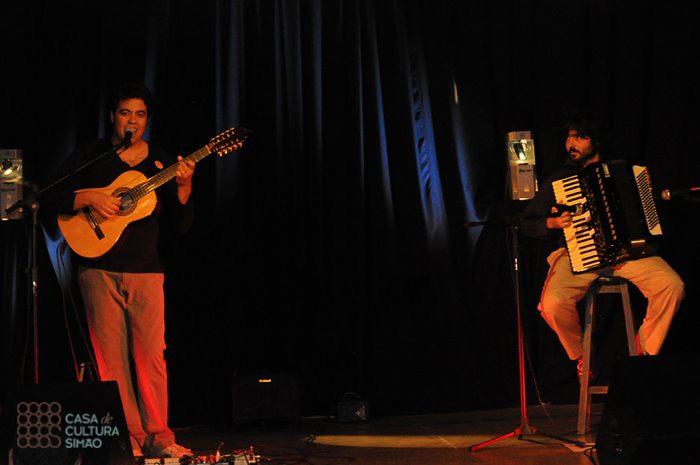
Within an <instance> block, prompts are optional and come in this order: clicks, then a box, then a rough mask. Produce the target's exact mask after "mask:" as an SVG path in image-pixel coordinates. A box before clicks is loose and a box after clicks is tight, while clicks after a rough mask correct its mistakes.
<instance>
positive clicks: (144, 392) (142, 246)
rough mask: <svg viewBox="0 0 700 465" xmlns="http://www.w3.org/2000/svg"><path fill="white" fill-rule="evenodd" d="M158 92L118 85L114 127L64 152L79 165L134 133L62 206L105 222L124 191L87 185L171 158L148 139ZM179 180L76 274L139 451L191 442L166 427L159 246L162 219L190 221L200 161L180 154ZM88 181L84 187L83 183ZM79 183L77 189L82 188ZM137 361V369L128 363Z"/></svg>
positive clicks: (173, 451) (150, 169)
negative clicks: (146, 132)
mask: <svg viewBox="0 0 700 465" xmlns="http://www.w3.org/2000/svg"><path fill="white" fill-rule="evenodd" d="M152 100H153V99H152V97H151V93H150V91H149V90H148V89H147V88H146V87H145V86H143V85H126V86H123V87H121V88H120V89H118V91H117V93H116V95H115V97H114V99H113V102H112V108H111V112H110V118H111V121H112V135H111V139H109V140H106V139H105V140H99V141H96V142H94V143H92V144H89V145H88V146H86V147H82V148H79V149H78V150H76V151H75V152H74V153H73V154H72V155H71V157H70V158H69V160H68V161H67V162H66V165H67V167H69V168H70V167H75V166H78V165H79V164H80V163H81V162H84V161H87V160H90V159H92V158H94V157H95V156H96V155H98V154H100V153H103V152H105V151H107V150H108V149H109V148H110V147H111V146H115V145H118V144H121V143H123V142H124V140H125V138H126V139H127V141H128V138H129V137H130V138H131V144H130V145H128V144H127V148H125V149H122V150H120V151H118V152H117V154H116V155H115V156H108V157H106V158H104V159H102V160H101V161H100V162H98V163H96V164H95V165H93V166H91V167H90V169H88V170H86V171H85V172H84V173H82V174H83V175H82V176H80V177H79V178H78V179H77V180H75V181H74V183H73V184H72V185H71V186H70V188H69V189H67V190H66V191H64V194H63V195H62V197H61V198H60V199H59V204H60V205H58V207H57V210H58V211H59V213H62V214H68V215H71V214H72V215H75V214H76V213H77V212H79V211H81V212H88V213H90V214H91V215H94V217H95V218H97V219H98V221H99V222H102V223H103V224H104V225H105V226H106V225H108V224H109V223H110V221H111V220H113V219H116V218H117V217H118V216H119V214H120V213H122V211H120V209H121V210H124V206H123V205H122V200H120V198H118V197H115V196H113V195H110V194H108V193H105V192H99V191H96V190H90V189H89V188H91V187H93V188H94V187H95V186H105V185H108V184H109V183H110V182H112V181H113V180H114V179H115V178H117V177H118V176H119V175H121V174H123V173H124V172H127V171H138V172H140V173H142V174H143V175H145V176H146V177H151V176H154V175H156V174H158V173H159V172H160V171H161V170H162V169H163V167H164V166H169V165H170V164H171V163H170V161H173V163H174V160H172V158H171V157H169V156H168V155H167V154H166V153H164V152H162V151H160V150H158V149H156V148H154V147H152V146H151V145H150V144H149V143H148V142H147V141H145V140H144V139H143V133H144V130H145V129H146V126H147V124H148V121H149V118H150V117H151V116H152V106H153V103H152ZM178 160H179V161H178V162H177V167H176V174H175V180H176V183H169V184H167V185H165V186H164V188H163V189H162V190H160V191H158V192H159V193H158V196H157V204H156V207H155V208H154V210H153V212H152V213H150V214H148V215H147V216H145V217H144V218H142V219H138V220H137V221H134V222H132V223H130V224H129V225H128V226H127V227H126V229H125V230H124V231H123V234H121V236H120V237H119V240H118V242H117V243H116V244H115V245H114V246H113V247H112V248H111V249H109V250H108V251H107V252H106V253H104V254H103V255H101V256H98V257H96V258H90V259H87V258H83V257H81V258H80V267H79V271H78V282H79V285H80V289H81V293H82V295H83V300H84V302H85V309H86V317H87V322H88V327H89V330H90V339H91V341H92V345H93V349H94V352H95V356H96V360H97V365H98V366H97V368H98V370H99V376H100V379H101V380H103V381H106V380H115V381H117V383H118V385H119V393H120V395H121V399H122V404H123V407H124V414H125V416H126V422H127V426H128V428H129V433H130V435H131V443H132V447H133V450H134V455H136V456H140V455H143V453H146V454H148V455H153V456H160V457H182V456H185V455H192V451H191V450H189V449H187V448H185V447H183V446H180V445H178V444H177V443H176V442H175V435H174V433H173V431H172V430H171V429H170V428H169V427H168V384H167V370H166V364H165V358H164V356H163V351H164V349H165V320H164V308H165V306H164V293H163V281H164V275H163V265H162V263H161V260H160V257H159V254H158V235H159V226H160V223H161V222H164V221H167V220H170V221H171V222H174V224H175V225H176V226H177V227H176V229H178V230H179V231H180V232H182V231H184V230H185V229H187V228H188V227H189V225H190V224H191V220H192V216H193V206H192V202H191V201H190V196H191V194H192V175H193V174H194V162H193V161H190V160H188V161H185V160H182V158H181V157H178ZM86 188H87V189H86ZM76 191H77V192H76ZM132 363H133V368H134V369H133V370H132V369H131V364H132Z"/></svg>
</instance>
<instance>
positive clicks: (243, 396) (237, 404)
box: [231, 374, 301, 423]
mask: <svg viewBox="0 0 700 465" xmlns="http://www.w3.org/2000/svg"><path fill="white" fill-rule="evenodd" d="M231 384H232V386H231V393H232V396H233V397H232V407H233V409H232V410H233V417H232V419H233V422H234V423H235V422H240V421H247V420H272V419H295V418H299V417H300V416H301V405H300V397H299V384H298V382H297V378H296V376H294V375H290V374H268V375H258V376H252V375H251V376H239V375H234V376H233V378H232V383H231Z"/></svg>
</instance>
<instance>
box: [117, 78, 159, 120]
mask: <svg viewBox="0 0 700 465" xmlns="http://www.w3.org/2000/svg"><path fill="white" fill-rule="evenodd" d="M132 98H137V99H141V100H143V103H144V104H146V109H147V110H148V117H149V118H150V117H151V116H152V115H153V105H154V100H153V94H152V93H151V91H150V90H149V89H148V87H146V86H145V85H144V84H141V83H136V82H127V83H124V84H122V85H120V86H119V87H117V88H116V90H115V91H114V94H113V95H112V99H111V102H110V111H111V112H115V111H116V110H117V106H118V105H119V102H121V101H122V100H129V99H132Z"/></svg>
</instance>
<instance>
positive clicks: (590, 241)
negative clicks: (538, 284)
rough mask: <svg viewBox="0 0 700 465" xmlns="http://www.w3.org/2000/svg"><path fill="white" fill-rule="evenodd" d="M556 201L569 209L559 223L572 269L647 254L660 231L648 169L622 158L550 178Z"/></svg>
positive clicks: (580, 270)
mask: <svg viewBox="0 0 700 465" xmlns="http://www.w3.org/2000/svg"><path fill="white" fill-rule="evenodd" d="M552 186H553V188H554V197H555V199H556V202H557V204H561V205H566V206H568V207H571V209H572V210H574V213H572V225H571V226H570V227H567V228H564V237H565V239H566V249H567V252H568V253H569V258H570V260H571V268H572V270H573V272H574V273H584V272H587V271H591V270H595V269H598V268H604V267H606V266H610V265H613V264H615V263H618V262H621V261H624V260H627V259H632V258H641V257H644V256H648V255H651V254H653V253H654V252H655V245H654V244H653V241H650V239H652V238H653V237H654V236H660V235H661V224H660V222H659V216H658V214H657V212H656V205H655V204H654V197H653V195H652V192H651V183H650V180H649V172H648V171H647V169H646V168H645V167H643V166H631V165H629V164H628V163H627V162H625V161H622V160H615V161H611V162H607V163H592V164H590V165H588V166H587V167H586V168H584V169H583V171H582V173H580V174H577V175H574V176H569V177H567V178H564V179H560V180H557V181H554V182H553V183H552Z"/></svg>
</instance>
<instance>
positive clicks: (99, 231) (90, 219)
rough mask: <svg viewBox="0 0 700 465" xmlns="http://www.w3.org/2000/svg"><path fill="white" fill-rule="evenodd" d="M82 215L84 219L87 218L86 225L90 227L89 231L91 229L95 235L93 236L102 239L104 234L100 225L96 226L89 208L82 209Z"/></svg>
mask: <svg viewBox="0 0 700 465" xmlns="http://www.w3.org/2000/svg"><path fill="white" fill-rule="evenodd" d="M83 213H84V214H85V218H87V221H88V224H89V225H90V229H92V232H94V233H95V236H97V238H98V239H104V238H105V234H104V233H103V232H102V228H100V225H99V224H97V220H96V219H95V216H94V215H93V214H92V211H91V210H90V209H89V208H83Z"/></svg>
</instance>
